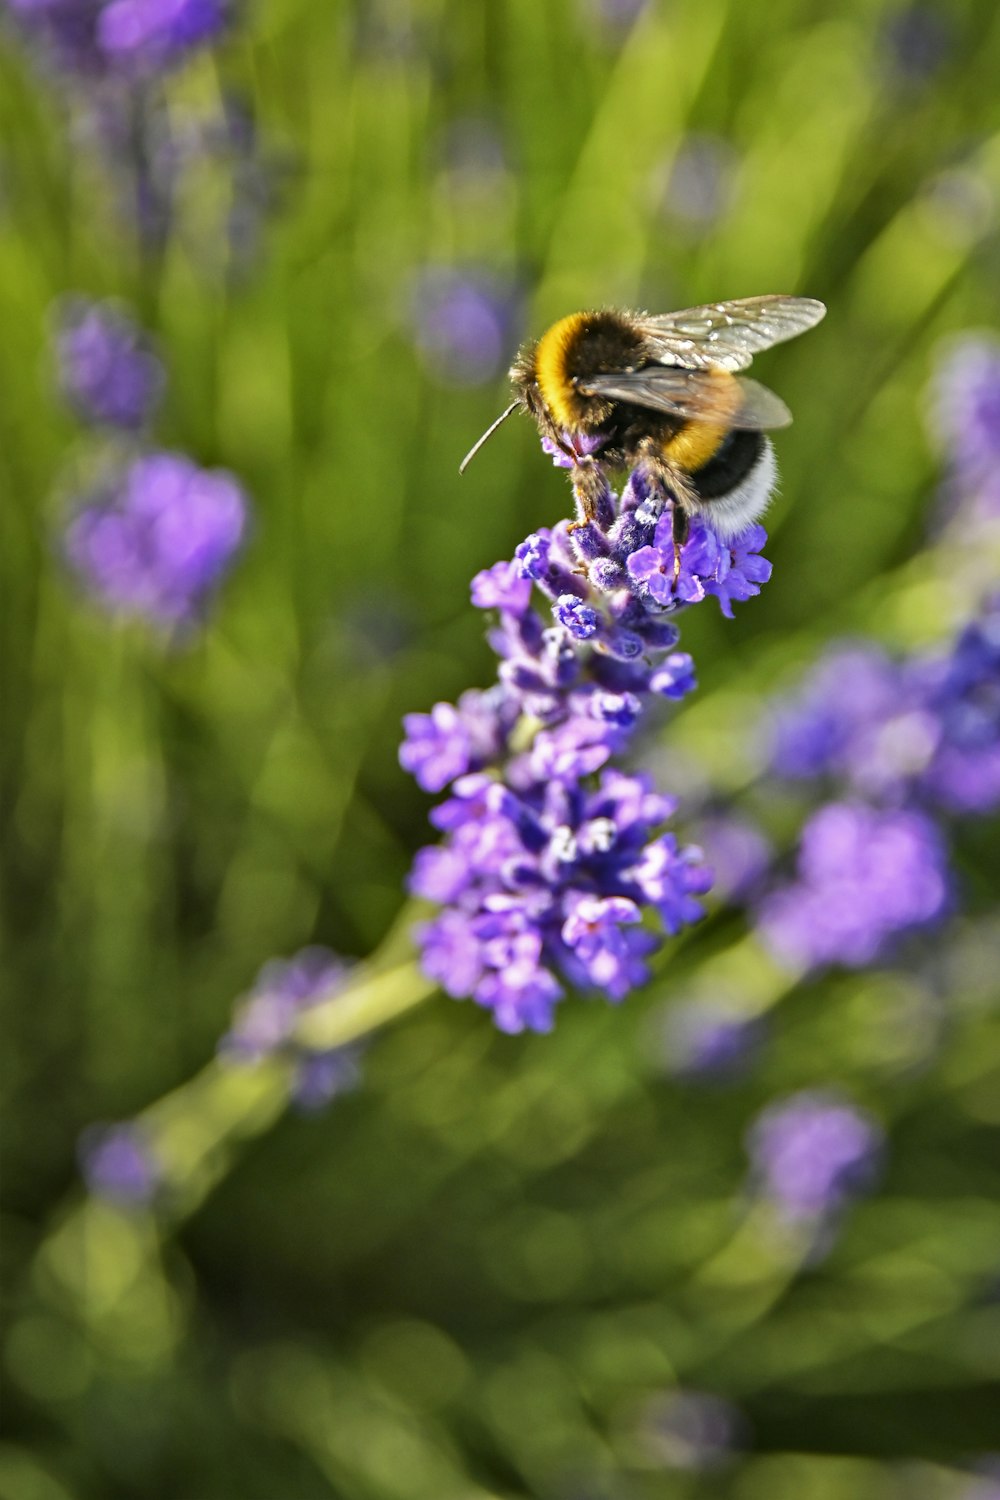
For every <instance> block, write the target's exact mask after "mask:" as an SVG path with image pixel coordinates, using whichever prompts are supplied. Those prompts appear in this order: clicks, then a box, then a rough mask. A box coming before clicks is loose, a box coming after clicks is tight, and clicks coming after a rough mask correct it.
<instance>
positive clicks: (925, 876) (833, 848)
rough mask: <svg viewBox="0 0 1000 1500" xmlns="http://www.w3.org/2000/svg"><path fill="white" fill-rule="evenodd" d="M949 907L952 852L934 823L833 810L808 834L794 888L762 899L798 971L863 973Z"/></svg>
mask: <svg viewBox="0 0 1000 1500" xmlns="http://www.w3.org/2000/svg"><path fill="white" fill-rule="evenodd" d="M951 899H952V880H951V874H950V869H949V855H948V848H947V845H946V843H945V840H944V838H943V836H942V834H941V832H940V830H939V828H938V826H937V824H936V823H935V822H934V820H933V819H932V818H929V817H927V816H926V814H924V813H921V812H918V811H915V810H913V809H890V810H885V809H877V808H873V807H869V806H867V805H866V804H865V803H849V802H829V803H827V804H826V805H825V806H823V807H821V808H820V809H819V811H818V812H816V813H814V814H813V816H812V817H811V818H810V819H809V820H808V822H807V823H806V825H805V827H804V829H803V831H802V836H801V839H800V842H799V855H798V871H797V879H796V881H794V882H793V883H792V884H790V885H786V886H783V887H781V888H779V889H778V890H775V891H772V892H771V893H770V894H769V895H768V896H767V897H765V899H764V900H763V902H762V903H761V906H760V908H759V911H758V914H757V920H758V925H759V929H760V932H761V935H762V937H763V938H764V941H765V943H766V944H767V946H768V947H769V948H770V949H771V951H772V952H773V953H774V954H775V956H776V957H777V958H779V959H780V960H781V961H782V962H784V963H785V964H787V965H789V966H790V967H791V968H793V969H812V968H818V967H821V966H823V965H826V964H843V965H846V966H847V967H849V968H861V967H864V966H865V965H866V964H870V963H872V962H874V960H875V959H877V958H880V957H882V956H884V955H885V954H886V953H888V952H889V951H890V950H891V948H892V947H893V946H894V945H895V944H896V943H897V942H898V940H899V939H900V938H901V937H902V936H903V935H905V934H906V933H909V932H912V931H914V930H918V929H922V928H927V927H930V926H932V925H933V924H934V923H935V922H938V921H939V920H940V919H941V918H942V917H943V916H944V915H945V913H946V912H947V911H948V909H949V906H950V904H951Z"/></svg>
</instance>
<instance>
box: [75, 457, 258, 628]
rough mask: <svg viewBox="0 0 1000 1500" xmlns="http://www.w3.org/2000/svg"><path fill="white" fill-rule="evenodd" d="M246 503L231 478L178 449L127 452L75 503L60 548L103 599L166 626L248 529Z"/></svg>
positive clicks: (190, 606)
mask: <svg viewBox="0 0 1000 1500" xmlns="http://www.w3.org/2000/svg"><path fill="white" fill-rule="evenodd" d="M247 520H248V509H247V501H246V497H245V495H244V493H243V490H242V488H241V487H240V485H239V483H238V481H237V480H236V479H235V478H234V476H233V475H232V474H229V473H227V472H226V471H225V470H223V469H201V468H199V467H198V465H197V464H195V463H193V462H192V460H191V459H189V458H186V457H185V456H184V455H183V454H181V453H167V452H151V453H146V454H143V455H142V456H141V457H139V458H136V459H134V460H133V461H132V462H131V463H130V464H128V465H127V466H126V467H125V469H124V470H122V471H120V472H118V473H116V474H115V475H114V476H113V478H112V479H111V480H110V481H109V482H108V483H107V484H106V485H105V486H104V487H103V488H102V490H101V491H100V492H99V493H97V494H95V495H92V496H90V497H89V498H88V499H86V500H85V501H84V502H83V503H82V504H80V505H79V506H78V508H77V509H76V512H75V514H74V515H73V517H72V519H71V520H70V522H69V525H68V526H67V528H66V532H65V536H64V539H63V550H64V555H65V557H66V560H67V562H68V563H69V565H70V567H71V569H72V570H73V572H74V573H75V575H76V576H77V578H78V579H79V580H80V582H81V583H82V584H83V585H84V587H85V588H86V589H87V590H88V592H89V593H91V594H92V595H93V597H94V598H95V599H96V600H98V602H100V603H101V604H102V605H103V606H104V607H105V608H107V609H109V610H111V611H113V612H115V613H121V614H123V615H130V616H134V617H137V618H142V619H146V620H149V621H151V622H152V623H154V624H157V625H162V626H167V627H171V628H176V627H189V626H191V625H194V624H196V623H197V622H198V621H200V620H201V618H202V617H203V615H204V612H205V609H206V606H207V605H208V603H209V601H210V600H211V598H212V596H213V595H214V593H215V591H216V590H217V588H218V587H219V585H220V583H221V582H222V579H223V577H224V576H225V574H226V573H227V572H228V570H229V568H230V566H231V565H232V563H233V560H234V559H235V557H236V555H237V553H238V552H239V549H240V547H241V545H242V543H243V541H244V539H245V536H246V531H247Z"/></svg>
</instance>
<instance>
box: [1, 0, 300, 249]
mask: <svg viewBox="0 0 1000 1500" xmlns="http://www.w3.org/2000/svg"><path fill="white" fill-rule="evenodd" d="M4 10H6V13H7V15H8V16H9V17H10V19H11V21H12V23H13V26H14V29H15V30H16V32H17V33H18V34H19V35H20V36H21V37H22V39H23V40H24V42H25V44H26V46H27V48H28V50H29V51H30V52H31V53H32V54H33V56H34V58H35V60H36V62H37V64H38V67H39V70H40V72H41V73H42V75H43V76H46V77H48V78H49V79H50V80H51V82H52V84H53V85H54V87H55V89H56V90H57V97H58V101H59V104H60V106H61V107H62V108H63V109H64V111H65V113H66V116H67V119H68V125H69V135H70V139H71V142H72V144H73V147H74V149H75V151H76V153H77V154H78V155H81V156H91V157H93V158H94V159H96V160H98V161H99V162H100V163H101V164H102V165H103V167H104V169H105V171H106V175H107V179H108V182H109V185H110V189H111V191H112V193H113V195H114V197H115V199H116V200H117V203H118V205H119V208H120V209H121V211H122V214H123V217H124V219H125V221H126V222H127V223H129V224H130V225H131V227H132V228H133V229H134V231H135V233H136V237H137V242H138V244H139V246H140V247H141V248H142V249H143V250H144V251H154V252H155V251H158V250H160V249H161V248H162V246H163V245H164V244H165V242H166V240H167V238H168V236H169V235H170V234H171V232H172V231H173V230H174V228H175V226H176V224H177V222H178V220H180V222H182V223H183V214H182V209H183V207H184V204H185V201H186V199H185V188H186V186H187V185H188V184H189V183H194V184H195V185H196V186H197V185H198V184H199V183H200V182H201V181H202V179H203V178H204V176H205V174H206V172H207V173H210V174H211V177H212V185H213V189H214V191H213V192H212V193H210V194H206V193H204V192H201V193H200V194H198V195H197V197H198V214H201V215H203V213H204V203H205V202H206V201H211V202H216V201H217V202H219V203H220V204H225V205H227V209H226V211H227V212H228V222H227V223H226V224H224V225H212V226H210V227H209V229H208V230H207V231H204V230H203V231H202V233H201V240H202V241H211V244H210V245H207V244H204V243H199V240H198V227H199V226H198V225H195V231H196V233H195V243H194V249H195V252H196V253H197V254H198V255H199V256H200V257H201V258H203V259H204V258H210V259H211V260H212V262H213V269H214V268H215V266H216V265H217V261H218V246H219V244H225V245H226V246H227V249H228V252H229V257H230V263H231V264H232V265H233V266H236V267H237V268H238V267H239V266H240V265H241V264H243V263H245V261H246V259H247V257H248V254H249V253H250V252H251V251H252V249H253V247H254V245H255V244H256V241H257V238H258V235H259V228H260V222H261V220H262V218H263V215H264V213H265V212H266V211H267V209H268V208H269V207H270V206H271V204H272V202H273V200H274V198H275V189H276V182H277V178H278V167H279V163H278V161H277V158H276V157H274V156H273V155H272V154H271V152H270V151H269V150H268V149H266V148H265V147H264V146H262V144H261V142H260V141H259V139H258V135H257V131H256V128H255V124H254V121H253V118H252V115H251V113H250V111H249V109H248V107H247V106H246V105H245V103H243V102H241V101H237V100H235V99H234V98H233V97H231V96H229V95H228V94H227V93H225V92H223V93H222V94H221V96H220V97H219V98H218V100H217V102H216V104H215V105H214V107H213V108H211V109H210V110H209V111H208V113H198V114H193V113H192V112H191V111H190V109H187V108H186V107H185V106H184V104H183V103H181V104H179V105H178V104H177V103H176V102H174V101H172V100H171V99H170V77H171V75H173V74H175V73H176V72H178V71H179V70H180V69H181V68H182V67H183V66H184V65H185V64H187V63H188V62H189V61H190V60H191V59H192V58H193V57H194V56H195V55H196V54H198V53H199V52H202V51H204V50H206V49H207V48H210V47H212V46H215V45H217V44H219V43H220V42H221V41H222V40H223V39H224V37H225V35H226V34H227V32H228V30H229V28H230V25H231V23H232V21H233V20H234V19H235V18H236V16H237V14H238V11H239V8H238V7H237V6H235V5H233V4H231V3H230V0H0V15H2V14H3V12H4ZM220 179H221V181H220ZM195 217H196V218H197V217H198V215H197V214H196V215H195ZM228 268H229V263H227V269H228Z"/></svg>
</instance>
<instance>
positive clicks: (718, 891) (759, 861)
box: [698, 813, 774, 904]
mask: <svg viewBox="0 0 1000 1500" xmlns="http://www.w3.org/2000/svg"><path fill="white" fill-rule="evenodd" d="M698 843H699V844H700V845H701V847H702V848H703V849H704V851H705V858H706V859H707V860H708V862H709V864H710V865H711V867H712V870H713V871H714V873H715V880H714V881H713V883H712V890H713V893H714V895H715V896H717V897H718V898H719V899H720V900H722V901H726V902H729V903H730V904H736V903H742V902H745V901H746V900H747V899H748V898H749V897H750V896H751V895H752V894H753V893H754V892H755V891H756V890H757V889H758V887H759V886H760V883H761V881H762V879H763V877H764V875H765V874H766V872H767V871H768V869H769V868H770V866H771V862H772V860H773V858H774V847H773V845H772V844H771V841H770V839H768V838H767V837H766V836H765V834H764V833H763V832H762V831H761V829H760V828H759V827H758V826H757V824H756V823H752V822H751V821H750V820H749V819H748V818H741V817H736V816H735V815H733V814H728V813H714V814H712V815H710V816H709V817H707V818H705V819H704V820H703V821H702V822H701V823H699V825H698Z"/></svg>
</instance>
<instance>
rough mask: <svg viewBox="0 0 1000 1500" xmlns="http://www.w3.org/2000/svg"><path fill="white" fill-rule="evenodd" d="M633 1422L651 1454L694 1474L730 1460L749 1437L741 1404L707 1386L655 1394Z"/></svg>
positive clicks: (658, 1461)
mask: <svg viewBox="0 0 1000 1500" xmlns="http://www.w3.org/2000/svg"><path fill="white" fill-rule="evenodd" d="M636 1425H637V1435H638V1437H639V1440H640V1443H641V1445H642V1447H643V1449H644V1450H645V1452H646V1454H647V1455H648V1458H649V1459H651V1460H652V1461H653V1462H654V1463H656V1464H658V1465H662V1466H663V1467H664V1468H666V1469H681V1470H688V1471H690V1472H692V1473H704V1474H708V1473H717V1472H718V1471H719V1470H721V1469H724V1468H725V1467H726V1466H727V1465H729V1464H731V1463H734V1462H735V1461H736V1459H738V1458H739V1456H740V1454H741V1452H742V1450H743V1449H744V1447H745V1446H746V1443H747V1439H748V1436H749V1424H748V1422H747V1419H746V1417H745V1416H744V1415H743V1413H742V1412H741V1411H740V1409H739V1408H738V1407H736V1406H734V1405H733V1403H732V1402H731V1401H727V1400H725V1399H724V1397H722V1396H717V1395H713V1394H712V1393H710V1392H708V1391H694V1390H676V1391H666V1392H661V1393H657V1394H656V1395H654V1396H652V1397H650V1398H649V1399H648V1400H646V1401H645V1402H644V1404H643V1407H642V1409H641V1412H640V1414H639V1420H638V1422H637V1424H636Z"/></svg>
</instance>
